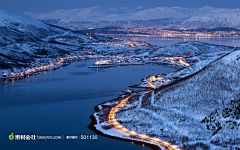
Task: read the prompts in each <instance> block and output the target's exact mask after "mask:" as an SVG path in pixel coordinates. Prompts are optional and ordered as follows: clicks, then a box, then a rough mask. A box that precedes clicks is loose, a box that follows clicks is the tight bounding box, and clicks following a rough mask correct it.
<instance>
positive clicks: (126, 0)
mask: <svg viewBox="0 0 240 150" xmlns="http://www.w3.org/2000/svg"><path fill="white" fill-rule="evenodd" d="M96 5H102V6H110V7H128V8H136V7H138V6H141V8H142V9H148V8H153V7H173V6H180V7H187V8H195V7H203V6H206V5H210V6H212V7H220V8H240V0H0V8H2V9H6V10H10V11H15V12H19V13H23V12H38V13H40V12H49V11H53V10H58V9H74V8H86V7H91V6H96Z"/></svg>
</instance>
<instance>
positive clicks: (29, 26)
mask: <svg viewBox="0 0 240 150" xmlns="http://www.w3.org/2000/svg"><path fill="white" fill-rule="evenodd" d="M95 37H96V38H97V36H95ZM94 40H95V39H94V38H93V37H91V40H90V37H89V36H88V35H87V34H86V33H81V32H74V31H71V30H68V29H64V28H60V27H56V26H51V25H47V24H45V23H43V22H42V21H39V20H36V19H33V18H29V17H27V16H24V15H21V14H17V13H14V12H9V11H5V10H2V9H0V76H1V75H2V74H3V73H4V72H5V73H11V72H19V71H24V70H26V69H27V68H28V67H33V66H36V65H40V64H41V65H45V64H46V63H48V62H54V61H56V60H55V59H56V58H57V57H61V56H63V55H66V54H71V53H73V52H76V51H77V52H79V53H81V51H82V50H83V48H84V46H86V45H88V43H89V42H90V41H94Z"/></svg>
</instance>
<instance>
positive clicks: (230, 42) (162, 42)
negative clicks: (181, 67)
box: [118, 36, 240, 47]
mask: <svg viewBox="0 0 240 150" xmlns="http://www.w3.org/2000/svg"><path fill="white" fill-rule="evenodd" d="M118 38H128V39H132V40H136V41H144V42H147V43H149V44H152V45H157V46H168V45H171V44H177V43H179V42H189V41H199V42H204V43H209V44H216V45H226V46H236V47H240V38H149V37H134V36H133V37H131V36H128V37H126V36H121V37H118Z"/></svg>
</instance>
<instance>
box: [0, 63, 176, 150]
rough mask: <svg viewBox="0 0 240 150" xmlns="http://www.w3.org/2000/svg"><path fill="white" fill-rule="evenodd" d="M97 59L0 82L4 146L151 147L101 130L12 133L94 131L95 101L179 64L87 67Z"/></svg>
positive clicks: (114, 95) (112, 96)
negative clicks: (73, 137)
mask: <svg viewBox="0 0 240 150" xmlns="http://www.w3.org/2000/svg"><path fill="white" fill-rule="evenodd" d="M95 61H96V60H89V61H85V62H75V63H72V64H70V65H69V66H66V67H63V68H60V69H58V70H55V71H52V72H51V73H46V74H39V75H35V76H32V77H29V78H25V79H23V80H19V81H16V80H15V81H14V82H11V81H10V82H7V83H5V82H1V83H0V133H1V134H0V145H1V146H0V147H1V149H34V150H35V149H70V148H71V149H73V148H74V149H81V150H95V149H98V150H101V149H103V150H108V149H114V150H122V149H125V150H130V149H131V150H139V149H150V148H148V147H143V146H140V145H135V144H131V143H130V142H124V141H119V140H115V139H111V138H107V137H103V136H100V135H98V139H97V140H66V139H65V140H46V141H44V140H36V141H15V140H13V141H10V140H9V138H8V136H9V135H10V134H11V133H12V132H13V134H14V135H21V134H23V135H32V134H35V135H43V136H44V135H45V136H47V135H52V136H56V135H64V136H66V135H78V136H80V135H95V133H94V132H93V131H91V130H90V129H88V128H87V126H88V125H89V124H90V123H91V119H90V118H89V117H90V115H91V114H92V113H94V106H96V105H98V104H99V103H102V102H105V101H108V100H112V99H115V98H117V97H118V96H119V95H120V94H122V92H121V91H122V90H126V89H127V88H128V86H130V85H134V84H138V83H140V82H141V79H142V78H144V77H146V76H149V75H156V74H159V73H169V72H173V71H174V70H175V69H173V68H170V67H166V66H160V65H155V64H147V65H141V66H124V67H113V68H108V69H96V68H88V66H90V65H92V64H93V62H95Z"/></svg>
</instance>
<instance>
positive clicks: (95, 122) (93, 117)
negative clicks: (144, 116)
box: [88, 49, 239, 150]
mask: <svg viewBox="0 0 240 150" xmlns="http://www.w3.org/2000/svg"><path fill="white" fill-rule="evenodd" d="M236 50H239V49H234V50H233V51H230V52H229V53H226V54H225V55H223V56H221V57H219V58H217V59H215V60H214V61H212V62H210V63H209V64H207V65H206V66H204V67H203V68H201V69H200V70H198V71H196V72H193V73H192V74H190V75H187V76H185V77H183V78H180V79H177V80H175V81H172V82H170V83H168V84H166V85H162V86H160V87H158V88H156V89H154V88H150V87H148V88H145V87H141V88H145V89H146V92H145V93H146V94H148V93H150V92H154V93H155V92H157V91H159V90H161V89H163V88H165V87H168V86H171V85H174V84H176V83H177V82H180V81H183V80H186V79H188V78H191V77H192V76H194V75H196V74H198V73H199V72H201V71H203V70H204V69H206V68H207V67H208V66H209V65H210V64H212V63H213V62H215V61H217V60H219V59H221V58H223V57H225V56H227V55H229V54H230V53H232V52H234V51H236ZM180 70H181V69H180ZM138 85H139V84H138ZM138 85H133V86H130V87H135V88H139V86H138ZM125 94H126V93H125ZM139 95H140V94H139V93H138V94H132V97H134V96H139ZM129 96H131V95H129ZM125 97H126V96H124V98H125ZM122 101H124V99H121V95H120V96H119V97H118V98H117V99H113V100H110V101H106V102H104V103H101V104H98V105H97V106H95V107H94V109H95V111H96V112H95V113H94V114H92V115H91V116H90V118H91V120H92V122H91V124H90V125H89V126H88V128H89V129H91V130H92V131H94V132H95V133H100V135H103V136H105V137H110V138H113V139H117V140H122V141H129V142H130V141H136V140H137V141H139V140H138V139H135V138H126V137H124V136H121V135H118V136H113V135H110V134H108V133H106V132H105V133H104V131H106V129H103V128H102V129H103V131H102V130H101V131H100V130H99V129H97V127H96V126H97V125H100V126H101V124H100V122H101V121H102V122H105V121H106V120H99V118H100V117H99V118H97V117H96V115H98V113H99V112H101V111H102V110H101V109H100V108H101V107H102V105H104V104H107V103H109V102H115V103H116V102H118V104H115V105H114V104H112V105H114V106H112V105H110V106H108V108H107V111H105V116H104V117H105V118H108V120H109V119H110V118H109V114H110V113H111V111H112V109H115V107H116V106H117V105H119V104H120V103H121V102H122ZM98 120H99V121H98ZM111 128H114V126H112V127H111ZM140 143H141V144H143V143H148V144H150V143H149V142H147V141H146V140H144V139H142V140H140ZM169 144H170V143H169ZM156 146H157V144H156V143H151V144H150V146H149V147H150V148H152V149H156ZM158 146H159V145H158ZM158 146H157V147H158ZM161 146H164V145H162V144H160V146H159V147H158V148H159V149H161V148H160V147H161ZM163 149H172V150H175V149H174V148H171V147H170V146H169V147H165V148H163ZM177 149H178V148H177Z"/></svg>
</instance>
